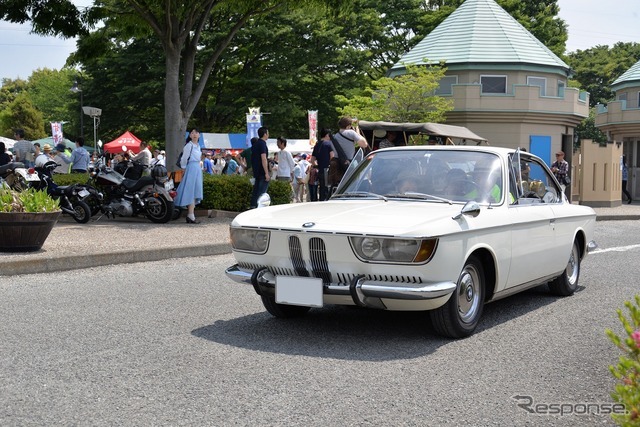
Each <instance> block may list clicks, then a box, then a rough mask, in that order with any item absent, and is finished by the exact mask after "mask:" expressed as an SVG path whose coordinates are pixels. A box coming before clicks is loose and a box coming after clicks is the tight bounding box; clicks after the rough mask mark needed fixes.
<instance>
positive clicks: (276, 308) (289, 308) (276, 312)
mask: <svg viewBox="0 0 640 427" xmlns="http://www.w3.org/2000/svg"><path fill="white" fill-rule="evenodd" d="M260 298H262V304H263V305H264V308H266V309H267V311H268V312H269V313H270V314H271V315H272V316H275V317H279V318H283V319H288V318H291V317H302V316H304V315H305V314H307V312H308V311H309V310H310V309H311V307H303V306H300V305H287V304H278V303H277V302H276V298H275V297H273V296H269V295H266V296H265V295H261V296H260Z"/></svg>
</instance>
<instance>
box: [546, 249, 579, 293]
mask: <svg viewBox="0 0 640 427" xmlns="http://www.w3.org/2000/svg"><path fill="white" fill-rule="evenodd" d="M578 279H580V248H578V243H577V242H573V246H572V247H571V254H570V255H569V262H567V268H565V270H564V272H563V273H562V274H561V275H560V276H558V277H556V278H555V279H553V281H551V282H549V290H550V291H551V293H552V294H554V295H558V296H562V297H566V296H569V295H573V293H574V292H575V291H576V289H578Z"/></svg>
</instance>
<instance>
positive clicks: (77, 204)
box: [71, 200, 91, 224]
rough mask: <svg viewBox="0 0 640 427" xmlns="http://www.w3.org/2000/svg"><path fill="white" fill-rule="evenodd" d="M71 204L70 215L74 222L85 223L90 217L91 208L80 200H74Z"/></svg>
mask: <svg viewBox="0 0 640 427" xmlns="http://www.w3.org/2000/svg"><path fill="white" fill-rule="evenodd" d="M71 206H73V210H74V214H73V215H71V216H72V217H73V219H74V220H76V222H79V223H80V224H86V223H88V222H89V220H90V219H91V208H89V206H88V205H87V204H86V203H85V202H83V201H82V200H74V201H73V202H72V203H71Z"/></svg>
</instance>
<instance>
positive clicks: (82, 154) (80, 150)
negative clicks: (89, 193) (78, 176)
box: [69, 137, 91, 173]
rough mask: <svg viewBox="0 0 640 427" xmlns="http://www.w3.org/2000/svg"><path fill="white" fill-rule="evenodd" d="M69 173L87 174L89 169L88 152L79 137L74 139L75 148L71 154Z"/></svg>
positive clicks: (82, 139)
mask: <svg viewBox="0 0 640 427" xmlns="http://www.w3.org/2000/svg"><path fill="white" fill-rule="evenodd" d="M69 159H70V160H71V163H72V165H71V172H72V173H87V169H88V168H89V161H90V160H91V156H90V155H89V152H88V151H87V150H86V149H85V148H84V138H82V137H79V138H78V139H76V148H75V150H73V152H72V153H71V157H70V158H69Z"/></svg>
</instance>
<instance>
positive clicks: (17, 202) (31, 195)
mask: <svg viewBox="0 0 640 427" xmlns="http://www.w3.org/2000/svg"><path fill="white" fill-rule="evenodd" d="M60 214H61V210H60V206H59V204H58V201H57V200H55V199H53V198H51V196H49V195H48V194H47V193H46V192H45V191H37V190H34V189H32V188H30V189H27V190H25V191H23V192H20V193H19V192H17V191H14V190H12V189H10V188H9V187H7V186H6V185H0V252H30V251H37V250H40V248H42V245H43V244H44V241H45V240H46V239H47V237H48V236H49V233H50V232H51V230H52V229H53V226H54V225H55V224H56V222H57V221H58V217H59V216H60Z"/></svg>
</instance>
